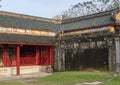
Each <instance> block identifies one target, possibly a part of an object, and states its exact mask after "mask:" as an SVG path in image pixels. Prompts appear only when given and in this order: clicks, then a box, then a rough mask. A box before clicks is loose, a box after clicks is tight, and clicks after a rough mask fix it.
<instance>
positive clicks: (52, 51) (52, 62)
mask: <svg viewBox="0 0 120 85" xmlns="http://www.w3.org/2000/svg"><path fill="white" fill-rule="evenodd" d="M50 65H51V66H53V65H54V48H53V47H50Z"/></svg>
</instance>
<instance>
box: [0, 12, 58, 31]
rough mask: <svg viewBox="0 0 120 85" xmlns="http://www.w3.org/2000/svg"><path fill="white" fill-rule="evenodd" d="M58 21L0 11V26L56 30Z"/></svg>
mask: <svg viewBox="0 0 120 85" xmlns="http://www.w3.org/2000/svg"><path fill="white" fill-rule="evenodd" d="M58 23H59V22H57V21H55V20H53V19H47V18H40V17H33V16H27V15H20V14H14V13H9V12H3V11H0V26H5V27H15V28H22V29H35V30H52V31H56V30H57V29H58V27H59V25H58Z"/></svg>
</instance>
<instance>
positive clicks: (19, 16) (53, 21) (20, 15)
mask: <svg viewBox="0 0 120 85" xmlns="http://www.w3.org/2000/svg"><path fill="white" fill-rule="evenodd" d="M0 15H7V16H13V17H17V18H25V19H32V20H38V21H45V22H48V23H54V24H60V23H61V21H60V20H56V19H50V18H43V17H37V16H31V15H25V14H17V13H11V12H5V11H0Z"/></svg>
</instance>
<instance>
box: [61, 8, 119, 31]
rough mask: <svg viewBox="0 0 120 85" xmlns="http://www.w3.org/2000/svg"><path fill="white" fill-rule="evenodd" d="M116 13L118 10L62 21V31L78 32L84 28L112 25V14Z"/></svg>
mask: <svg viewBox="0 0 120 85" xmlns="http://www.w3.org/2000/svg"><path fill="white" fill-rule="evenodd" d="M116 11H118V9H114V10H110V11H106V12H101V13H97V14H93V15H88V16H82V17H77V18H72V19H67V20H63V21H62V29H63V30H64V31H69V30H78V29H84V28H94V27H99V26H105V25H111V24H114V23H115V21H114V19H113V18H114V16H113V15H112V13H114V12H116Z"/></svg>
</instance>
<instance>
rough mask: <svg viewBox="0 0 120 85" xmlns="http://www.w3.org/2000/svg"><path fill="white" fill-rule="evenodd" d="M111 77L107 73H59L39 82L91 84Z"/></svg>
mask: <svg viewBox="0 0 120 85" xmlns="http://www.w3.org/2000/svg"><path fill="white" fill-rule="evenodd" d="M110 77H111V75H110V74H108V73H105V72H58V73H53V75H50V76H47V77H44V78H40V79H38V82H41V83H47V84H48V85H50V84H54V85H73V84H75V83H80V82H91V81H97V80H104V79H107V78H110Z"/></svg>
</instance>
